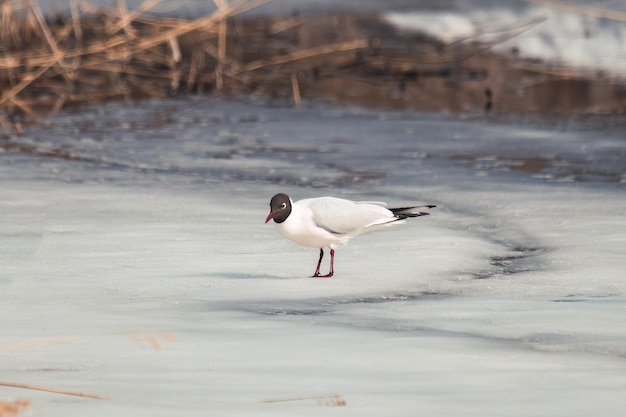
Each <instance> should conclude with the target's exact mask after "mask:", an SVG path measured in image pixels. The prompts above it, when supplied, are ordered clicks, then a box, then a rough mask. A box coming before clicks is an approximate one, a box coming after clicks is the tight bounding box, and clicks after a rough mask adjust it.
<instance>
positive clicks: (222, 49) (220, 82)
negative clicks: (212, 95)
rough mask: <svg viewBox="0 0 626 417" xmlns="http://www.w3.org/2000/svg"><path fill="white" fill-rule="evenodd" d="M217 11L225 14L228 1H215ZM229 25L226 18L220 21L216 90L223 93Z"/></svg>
mask: <svg viewBox="0 0 626 417" xmlns="http://www.w3.org/2000/svg"><path fill="white" fill-rule="evenodd" d="M213 2H214V3H215V5H216V6H217V9H218V10H220V11H223V12H225V11H226V10H228V8H229V7H230V6H229V5H228V3H227V2H226V0H213ZM227 30H228V27H227V24H226V18H225V17H224V18H222V19H220V20H219V24H218V38H217V65H216V66H215V90H216V91H221V90H222V88H223V87H224V78H223V77H222V73H223V72H224V71H223V70H224V61H225V59H226V36H227Z"/></svg>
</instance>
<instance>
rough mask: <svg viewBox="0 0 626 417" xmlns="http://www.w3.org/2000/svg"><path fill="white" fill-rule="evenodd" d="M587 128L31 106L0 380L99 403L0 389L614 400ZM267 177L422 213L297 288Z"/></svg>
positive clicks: (610, 162) (388, 406)
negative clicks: (268, 219) (427, 208)
mask: <svg viewBox="0 0 626 417" xmlns="http://www.w3.org/2000/svg"><path fill="white" fill-rule="evenodd" d="M603 126H606V124H602V123H600V124H598V125H593V124H592V125H591V126H590V125H584V126H578V125H576V124H575V123H573V122H572V123H571V124H569V125H567V126H564V125H560V126H558V127H557V128H555V127H553V126H549V125H541V124H537V126H535V127H523V126H520V125H518V124H509V123H490V122H487V121H480V120H474V121H463V120H459V119H458V118H454V117H451V116H446V115H431V114H420V113H385V112H383V113H381V112H374V111H368V110H359V109H342V110H340V109H324V108H310V107H309V108H301V109H284V108H270V107H261V106H254V105H245V104H241V103H237V102H225V101H218V100H214V101H168V102H166V103H160V102H146V103H142V105H141V106H136V107H133V108H128V107H124V106H120V105H109V106H103V107H96V108H93V109H90V110H89V111H86V112H84V113H80V114H62V115H58V116H55V117H54V118H50V119H48V120H47V125H46V126H45V127H42V128H33V129H31V130H29V131H28V132H27V133H26V135H25V136H23V137H10V138H8V139H6V140H5V141H4V145H5V146H4V149H6V151H5V152H3V153H0V219H1V220H0V258H1V260H2V265H1V267H0V292H1V294H2V298H1V300H2V301H1V302H0V316H1V317H2V330H3V331H2V332H1V333H0V374H1V375H2V377H1V378H0V381H1V382H13V383H23V384H32V385H40V386H49V387H54V388H59V389H65V390H72V391H79V392H84V393H90V394H97V395H101V396H105V397H107V399H103V400H97V399H92V398H81V397H74V396H68V395H61V394H54V393H49V392H41V391H33V390H25V389H18V388H10V387H2V386H0V399H4V400H6V399H12V398H24V399H28V400H29V401H30V402H31V404H30V407H29V409H28V410H27V411H26V412H25V413H24V415H37V416H64V417H65V416H84V415H86V414H87V413H88V414H89V415H93V416H100V415H102V416H110V415H124V416H125V415H133V416H159V415H163V416H165V415H168V416H169V415H199V416H200V415H208V414H211V415H228V416H236V415H257V416H263V415H268V416H269V415H271V416H276V415H328V413H333V414H341V415H355V416H357V415H358V416H364V415H391V416H406V415H413V414H416V413H420V414H423V415H442V416H445V415H450V416H459V415H498V416H529V415H546V416H548V415H549V416H555V415H562V416H568V417H570V416H588V415H602V416H621V415H622V413H623V410H624V407H625V406H626V398H625V397H624V395H623V393H624V389H625V388H626V362H625V361H624V358H625V357H626V299H625V294H626V292H625V289H626V283H625V279H624V278H625V275H624V271H626V257H625V256H624V251H625V249H626V218H625V217H624V207H625V203H626V197H625V196H626V194H625V193H624V191H625V190H624V184H625V182H624V167H625V166H626V164H625V163H624V161H626V157H625V153H624V150H623V149H624V139H623V135H622V132H621V131H619V130H615V129H607V128H606V127H603ZM16 149H20V150H21V151H20V152H17V151H16ZM538 161H539V162H538ZM276 192H287V193H288V194H290V195H291V196H292V197H293V198H294V199H299V198H304V197H310V196H319V195H328V194H331V195H336V196H341V197H346V198H352V199H357V200H383V201H387V202H388V203H390V204H394V205H395V204H408V203H431V204H437V205H438V207H437V208H436V209H433V210H432V215H431V216H427V217H423V218H418V219H413V221H411V222H409V224H407V225H406V226H404V227H398V228H395V229H393V230H390V231H381V232H373V233H371V234H367V235H363V236H360V237H358V238H356V239H354V240H353V241H352V242H350V244H349V245H348V246H345V247H340V248H339V249H338V250H337V258H336V276H335V277H334V278H332V279H311V278H308V276H309V275H310V274H311V273H312V272H313V270H314V268H315V262H316V260H317V252H316V251H315V250H311V249H306V248H300V247H298V246H296V245H294V244H292V243H290V242H288V241H285V240H284V239H282V238H281V237H280V236H279V235H278V234H277V233H276V232H275V231H274V230H273V227H272V226H271V224H267V225H265V224H263V220H264V218H265V215H266V214H267V211H268V209H269V207H268V203H269V198H270V197H271V196H272V195H273V194H274V193H276ZM335 395H339V396H340V397H341V398H342V399H343V400H345V402H346V406H345V407H336V408H335V407H332V406H336V405H337V404H338V402H337V400H336V399H335V397H334V396H335ZM317 397H322V398H321V399H316V398H317ZM330 407H332V408H330Z"/></svg>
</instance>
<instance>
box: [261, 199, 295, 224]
mask: <svg viewBox="0 0 626 417" xmlns="http://www.w3.org/2000/svg"><path fill="white" fill-rule="evenodd" d="M290 214H291V200H290V199H289V196H287V194H276V195H275V196H274V197H272V199H271V200H270V214H268V215H267V217H266V218H265V223H267V222H269V221H270V220H272V219H274V221H275V222H276V223H282V222H284V221H285V220H287V217H289V215H290Z"/></svg>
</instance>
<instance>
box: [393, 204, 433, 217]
mask: <svg viewBox="0 0 626 417" xmlns="http://www.w3.org/2000/svg"><path fill="white" fill-rule="evenodd" d="M435 207H437V206H435V205H433V204H428V205H423V206H413V207H398V208H392V209H389V210H391V212H392V213H393V214H395V215H396V217H397V218H398V219H400V220H402V219H407V218H409V217H420V216H428V215H429V214H430V213H428V212H427V211H412V210H415V209H423V208H429V209H431V208H435Z"/></svg>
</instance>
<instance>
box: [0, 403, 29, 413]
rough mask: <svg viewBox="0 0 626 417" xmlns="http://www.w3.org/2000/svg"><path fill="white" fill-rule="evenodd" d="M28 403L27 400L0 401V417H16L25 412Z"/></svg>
mask: <svg viewBox="0 0 626 417" xmlns="http://www.w3.org/2000/svg"><path fill="white" fill-rule="evenodd" d="M29 405H30V402H29V401H28V400H22V399H17V400H0V417H16V416H17V415H18V414H20V413H21V412H22V411H24V410H26V409H27V408H28V406H29Z"/></svg>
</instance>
